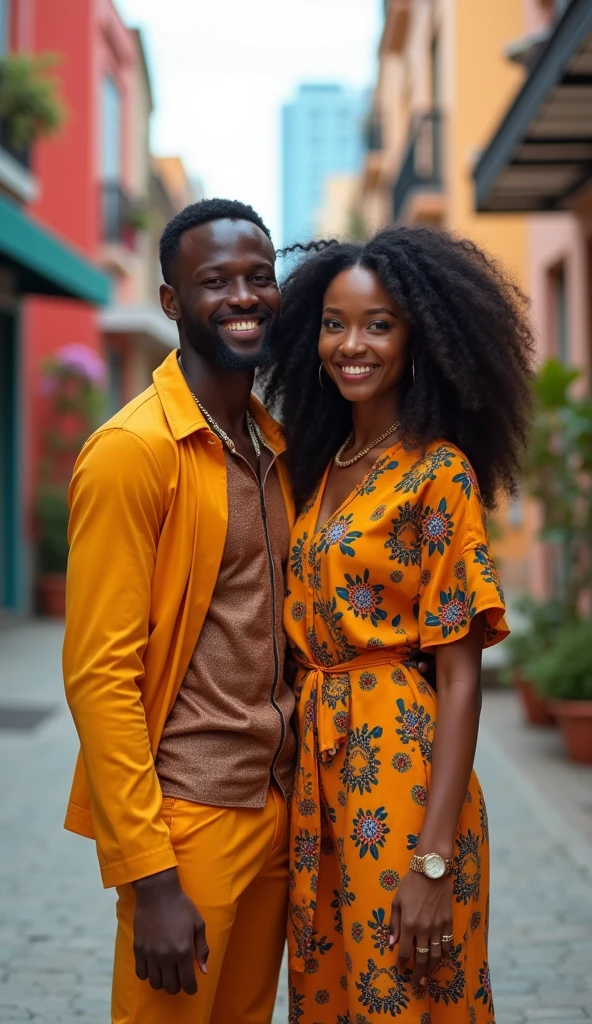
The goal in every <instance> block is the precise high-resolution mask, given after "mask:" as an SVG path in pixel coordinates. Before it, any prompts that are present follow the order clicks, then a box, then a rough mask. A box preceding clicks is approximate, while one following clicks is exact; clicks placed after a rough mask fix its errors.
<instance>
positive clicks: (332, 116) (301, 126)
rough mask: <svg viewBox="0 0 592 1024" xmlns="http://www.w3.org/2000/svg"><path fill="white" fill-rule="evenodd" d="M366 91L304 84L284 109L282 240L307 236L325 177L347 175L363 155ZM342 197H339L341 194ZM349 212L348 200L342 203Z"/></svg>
mask: <svg viewBox="0 0 592 1024" xmlns="http://www.w3.org/2000/svg"><path fill="white" fill-rule="evenodd" d="M367 105H368V97H367V94H366V93H365V92H364V91H359V92H356V91H352V90H348V89H345V88H343V87H342V86H341V85H337V84H316V85H315V84H306V85H301V86H300V88H299V90H298V94H297V96H296V99H295V100H294V101H293V102H292V103H288V104H286V105H285V106H284V108H283V110H282V244H283V245H291V244H292V243H293V242H302V241H308V239H309V238H311V237H312V235H314V234H315V230H316V228H317V223H318V221H317V211H318V208H319V206H320V205H321V200H322V198H323V190H324V189H325V183H326V179H327V178H329V177H332V176H334V175H339V176H341V179H342V180H344V179H345V180H346V181H347V180H348V179H349V177H350V176H352V177H353V176H354V175H355V174H357V173H358V171H359V169H360V166H361V163H362V156H363V132H362V126H363V122H364V117H365V113H366V108H367ZM339 198H340V199H341V197H339ZM342 209H344V210H345V212H346V213H347V210H348V206H347V204H346V205H344V206H342Z"/></svg>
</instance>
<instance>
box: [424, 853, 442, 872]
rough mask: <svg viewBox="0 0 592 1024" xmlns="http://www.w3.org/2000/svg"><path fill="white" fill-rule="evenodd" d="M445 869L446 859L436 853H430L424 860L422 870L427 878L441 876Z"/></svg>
mask: <svg viewBox="0 0 592 1024" xmlns="http://www.w3.org/2000/svg"><path fill="white" fill-rule="evenodd" d="M445 871H446V861H445V860H444V858H443V857H440V855H439V854H437V853H430V855H429V857H426V859H425V861H424V872H425V874H426V875H427V876H428V878H442V875H443V874H444V873H445Z"/></svg>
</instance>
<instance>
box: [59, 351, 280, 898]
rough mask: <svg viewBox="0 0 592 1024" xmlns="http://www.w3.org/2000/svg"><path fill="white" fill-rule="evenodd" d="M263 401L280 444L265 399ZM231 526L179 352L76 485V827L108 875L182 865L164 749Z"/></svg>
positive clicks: (218, 458) (218, 460) (210, 438)
mask: <svg viewBox="0 0 592 1024" xmlns="http://www.w3.org/2000/svg"><path fill="white" fill-rule="evenodd" d="M251 411H252V413H253V415H254V416H255V418H256V420H257V422H258V423H259V426H260V427H261V429H262V430H263V432H264V434H265V435H266V437H267V439H268V440H269V442H270V444H271V446H272V447H273V448H274V450H276V451H278V452H279V451H282V450H283V442H282V438H281V433H280V430H279V428H278V426H277V424H276V423H275V422H274V421H273V420H272V419H271V417H270V416H269V415H268V414H267V413H266V412H265V410H264V409H263V407H262V406H261V404H260V403H259V402H258V401H257V399H255V398H253V399H252V405H251ZM282 462H283V460H281V459H280V460H278V463H277V465H278V472H279V475H280V482H281V486H282V492H283V494H284V499H285V501H286V509H287V512H288V517H289V519H290V521H291V522H292V521H293V505H292V500H291V496H290V491H289V486H288V481H287V475H286V471H285V468H284V467H283V465H282ZM227 523H228V506H227V500H226V464H225V458H224V452H223V450H222V444H221V442H220V440H219V439H218V438H217V436H216V435H215V434H214V433H213V432H212V431H211V430H210V428H209V427H208V425H207V423H206V421H205V419H204V418H203V416H202V414H201V412H200V411H199V409H198V407H197V405H196V404H195V402H194V400H193V398H192V397H191V394H190V392H189V389H188V388H187V385H186V383H185V381H184V379H183V376H182V374H181V371H180V369H179V366H178V362H177V353H176V352H172V353H171V354H170V355H169V356H168V357H167V358H166V359H165V361H164V363H162V365H161V366H159V367H158V369H157V370H156V371H155V373H154V384H153V386H152V387H150V388H148V390H147V391H145V392H144V393H143V394H142V395H140V396H139V397H138V398H136V399H135V400H134V401H133V402H130V404H129V405H127V406H126V407H125V408H124V409H122V410H121V412H119V413H118V414H117V415H116V416H114V417H113V419H111V420H109V422H108V423H106V424H105V425H104V426H103V427H101V428H100V429H99V430H98V431H97V432H96V433H95V434H93V436H92V437H91V438H90V440H89V441H88V442H87V443H86V445H85V447H84V449H83V451H82V452H81V454H80V456H79V458H78V461H77V463H76V467H75V470H74V476H73V478H72V483H71V487H70V526H69V541H70V557H69V561H68V581H67V595H66V636H65V641H64V652H63V668H64V680H65V687H66V696H67V700H68V704H69V706H70V710H71V712H72V716H73V718H74V722H75V724H76V729H77V731H78V736H79V738H80V743H81V751H80V754H79V757H78V762H77V765H76V771H75V774H74V781H73V785H72V791H71V795H70V803H69V805H68V812H67V816H66V822H65V827H66V828H68V829H70V830H71V831H73V832H77V833H79V834H80V835H84V836H88V837H89V838H95V839H96V842H97V851H98V857H99V864H100V868H101V875H102V879H103V884H104V885H105V886H112V885H123V884H124V883H126V882H130V881H133V880H134V879H136V878H140V877H142V876H144V875H149V874H153V873H154V872H156V871H163V870H164V869H166V868H170V867H174V866H175V864H176V863H177V861H176V857H175V854H174V852H173V849H172V846H171V841H170V835H169V829H168V827H167V825H166V824H165V823H164V822H163V820H162V818H161V813H160V811H161V802H162V795H161V790H160V785H159V781H158V777H157V775H156V771H155V768H154V755H155V753H156V750H157V748H158V744H159V741H160V737H161V734H162V729H163V726H164V723H165V721H166V718H167V716H168V714H169V712H170V710H171V708H172V706H173V704H174V701H175V698H176V696H177V693H178V691H179V687H180V685H181V682H182V680H183V678H184V676H185V672H186V669H187V666H188V664H189V660H190V658H191V655H192V653H193V650H194V648H195V644H196V642H197V639H198V637H199V633H200V630H201V626H202V623H203V621H204V617H205V615H206V612H207V609H208V606H209V604H210V600H211V596H212V592H213V589H214V586H215V583H216V579H217V576H218V569H219V566H220V560H221V558H222V552H223V548H224V541H225V538H226V527H227Z"/></svg>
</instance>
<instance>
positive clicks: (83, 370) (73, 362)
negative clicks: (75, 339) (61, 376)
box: [54, 344, 106, 386]
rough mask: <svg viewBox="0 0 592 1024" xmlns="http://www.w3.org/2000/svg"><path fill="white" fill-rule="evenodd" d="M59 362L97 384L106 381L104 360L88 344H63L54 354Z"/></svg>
mask: <svg viewBox="0 0 592 1024" xmlns="http://www.w3.org/2000/svg"><path fill="white" fill-rule="evenodd" d="M54 358H55V360H56V362H57V363H59V364H60V365H61V366H63V367H68V368H69V369H71V370H74V371H75V372H77V373H80V374H82V375H83V376H84V377H87V378H88V380H90V381H92V383H93V384H96V385H97V386H100V385H102V384H103V383H104V382H105V377H106V367H105V363H104V360H103V359H102V358H101V356H100V355H99V354H98V353H97V352H95V351H94V350H93V349H92V348H89V346H88V345H78V344H72V345H63V346H62V348H59V349H58V350H57V352H56V353H55V356H54Z"/></svg>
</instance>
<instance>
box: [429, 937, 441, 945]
mask: <svg viewBox="0 0 592 1024" xmlns="http://www.w3.org/2000/svg"><path fill="white" fill-rule="evenodd" d="M440 944H441V943H440V940H439V939H438V941H436V939H430V946H439V945H440Z"/></svg>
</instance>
